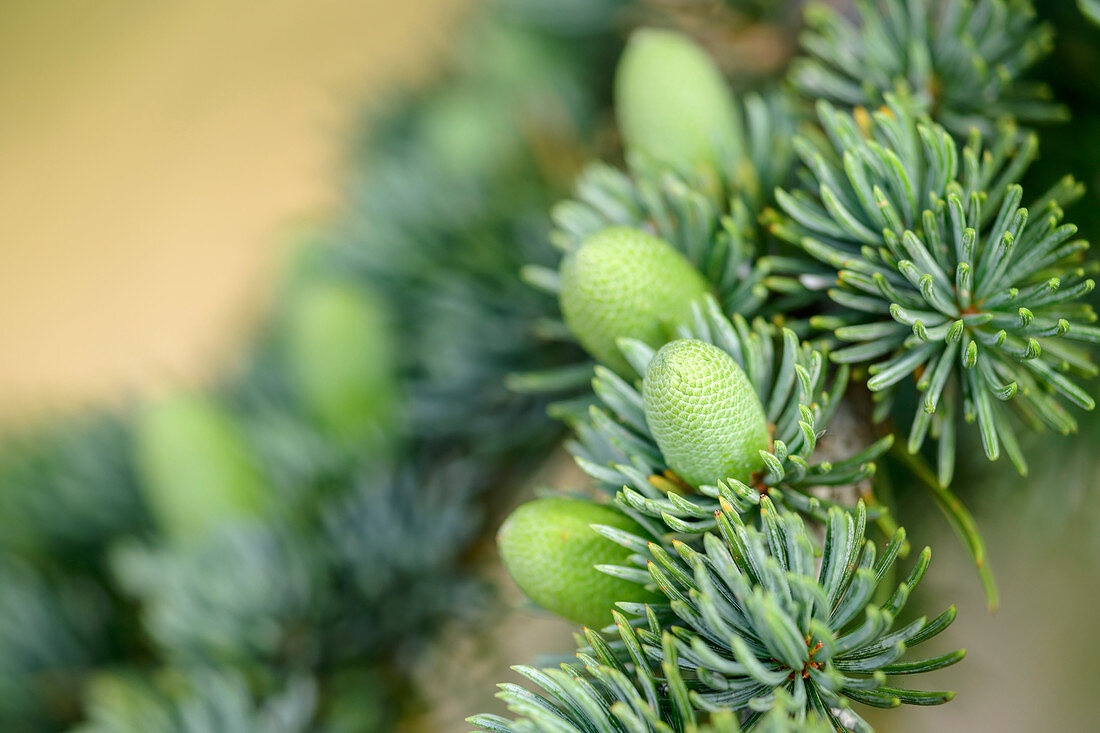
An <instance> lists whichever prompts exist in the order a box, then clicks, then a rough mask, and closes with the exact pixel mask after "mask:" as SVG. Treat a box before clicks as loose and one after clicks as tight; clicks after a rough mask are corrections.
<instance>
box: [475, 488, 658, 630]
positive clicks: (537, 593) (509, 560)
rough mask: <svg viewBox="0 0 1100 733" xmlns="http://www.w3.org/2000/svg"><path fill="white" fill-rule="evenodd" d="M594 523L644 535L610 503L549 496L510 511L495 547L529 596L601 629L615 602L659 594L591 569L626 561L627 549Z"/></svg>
mask: <svg viewBox="0 0 1100 733" xmlns="http://www.w3.org/2000/svg"><path fill="white" fill-rule="evenodd" d="M593 524H604V525H608V526H610V527H616V528H618V529H622V530H625V531H627V532H633V533H636V534H640V535H643V534H644V533H643V530H642V528H641V527H640V526H638V524H637V523H636V522H634V520H632V519H630V518H629V517H627V516H626V515H624V514H622V513H621V512H618V511H616V510H615V509H614V508H612V507H609V506H604V505H602V504H596V503H594V502H590V501H579V500H574V499H563V498H556V497H551V498H546V499H537V500H535V501H531V502H528V503H526V504H523V505H522V506H520V507H519V508H518V509H516V510H515V511H514V512H512V514H511V515H509V517H508V519H506V520H505V521H504V524H503V525H502V526H501V528H500V532H499V533H498V534H497V546H498V547H499V548H500V555H501V558H502V559H503V560H504V567H505V568H507V570H508V573H509V575H511V576H512V579H513V580H515V581H516V585H518V586H519V587H520V590H522V591H523V592H524V593H525V594H527V597H528V598H530V599H531V600H532V601H534V602H535V603H537V604H538V605H539V606H541V607H543V608H545V609H546V610H548V611H553V612H554V613H556V614H558V615H559V616H562V617H563V618H566V619H568V620H569V621H572V622H574V623H578V624H583V625H585V626H590V627H592V628H600V627H603V626H606V625H607V624H609V623H611V610H612V609H613V608H614V606H615V603H616V602H618V601H629V602H634V603H644V602H647V601H653V600H657V599H658V598H660V596H658V595H656V594H654V593H651V592H650V591H647V590H646V589H645V587H644V586H642V585H639V584H638V583H633V582H630V581H628V580H623V579H621V578H616V577H613V576H611V575H607V574H606V573H603V572H600V571H599V570H597V569H596V568H595V566H596V565H626V564H628V558H629V557H630V550H628V549H626V548H625V547H621V546H620V545H616V544H615V543H614V542H612V541H611V540H609V539H607V538H605V537H603V536H601V535H600V534H598V533H597V532H596V531H595V530H593V529H592V528H591V526H590V525H593Z"/></svg>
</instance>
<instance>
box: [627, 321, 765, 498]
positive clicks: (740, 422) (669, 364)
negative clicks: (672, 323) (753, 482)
mask: <svg viewBox="0 0 1100 733" xmlns="http://www.w3.org/2000/svg"><path fill="white" fill-rule="evenodd" d="M642 394H643V398H644V401H645V415H646V422H648V423H649V429H650V431H651V432H652V433H653V437H654V439H655V440H656V441H657V445H658V447H659V448H660V449H661V453H662V454H663V455H664V458H665V460H666V461H667V462H668V465H669V468H671V469H672V470H673V471H675V472H676V474H677V475H678V476H679V477H680V478H682V479H684V480H685V481H687V482H688V483H690V484H693V485H695V486H700V485H708V486H713V485H714V484H716V483H717V482H718V481H721V480H724V479H727V478H735V479H737V480H739V481H743V482H745V483H748V482H749V481H750V479H751V477H752V474H753V473H754V472H756V471H759V470H760V469H761V468H762V467H763V460H762V459H761V458H760V451H761V450H766V449H767V448H768V445H769V437H768V421H767V418H766V417H765V416H764V407H763V405H761V404H760V400H759V399H758V398H757V396H756V392H755V391H754V390H753V387H752V384H750V383H749V379H748V377H746V376H745V373H744V372H743V371H742V370H741V367H739V366H738V365H737V363H736V362H735V361H734V360H733V357H731V356H730V355H729V354H727V353H726V352H725V351H723V350H722V349H720V348H718V347H717V346H714V345H712V344H708V343H706V342H704V341H699V340H696V339H681V340H679V341H673V342H672V343H670V344H667V345H666V346H664V347H663V348H662V349H661V350H660V351H658V352H657V354H656V355H655V356H654V357H653V361H651V362H650V364H649V368H648V369H646V373H645V380H644V383H643V386H642Z"/></svg>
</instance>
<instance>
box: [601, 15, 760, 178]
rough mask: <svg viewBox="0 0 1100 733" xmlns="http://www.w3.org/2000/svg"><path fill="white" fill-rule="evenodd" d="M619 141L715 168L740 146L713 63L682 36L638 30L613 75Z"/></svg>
mask: <svg viewBox="0 0 1100 733" xmlns="http://www.w3.org/2000/svg"><path fill="white" fill-rule="evenodd" d="M615 113H616V116H617V117H618V120H619V129H620V130H621V132H622V136H623V142H624V146H625V147H626V149H627V150H628V151H632V150H636V151H638V152H641V153H643V154H645V155H647V156H649V157H651V158H653V159H655V160H657V161H659V162H661V163H663V164H665V165H669V166H672V167H674V168H677V169H683V168H685V167H691V168H698V167H709V168H712V169H713V168H716V167H718V166H719V164H720V162H721V161H722V160H723V159H724V158H725V157H726V156H727V155H729V154H730V153H732V152H734V151H736V150H737V149H738V147H739V145H740V140H739V133H738V130H739V125H738V123H737V115H736V110H735V107H734V101H733V94H732V93H731V92H730V89H729V87H728V86H727V84H726V80H725V79H724V78H723V76H722V73H721V72H720V71H719V70H718V67H717V66H715V64H714V62H713V61H712V60H711V59H710V57H709V56H707V53H706V51H704V50H703V49H702V48H700V47H699V46H698V45H697V44H696V43H695V42H694V41H692V40H691V39H690V38H688V37H687V36H683V35H681V34H679V33H676V32H673V31H666V30H654V29H643V30H639V31H637V32H636V33H635V34H634V35H633V36H632V37H631V39H630V42H629V43H628V44H627V46H626V50H625V51H624V52H623V56H622V59H621V60H620V61H619V67H618V70H617V71H616V74H615Z"/></svg>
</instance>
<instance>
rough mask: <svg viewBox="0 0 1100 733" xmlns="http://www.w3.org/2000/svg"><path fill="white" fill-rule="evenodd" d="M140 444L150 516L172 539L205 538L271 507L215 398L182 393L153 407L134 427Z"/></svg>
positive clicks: (241, 440)
mask: <svg viewBox="0 0 1100 733" xmlns="http://www.w3.org/2000/svg"><path fill="white" fill-rule="evenodd" d="M135 441H136V446H135V449H136V464H137V471H138V477H139V483H140V484H141V488H142V491H143V492H144V495H145V499H146V501H147V502H148V504H149V510H150V512H151V513H152V515H153V517H154V519H155V520H156V522H157V524H158V525H159V526H160V528H161V529H162V530H163V531H164V532H165V533H166V534H167V535H168V536H169V537H171V538H173V539H176V540H187V539H192V538H196V537H201V536H203V535H205V534H207V533H208V532H209V531H210V530H211V529H213V528H214V527H215V526H216V525H218V524H219V523H221V522H223V521H225V520H227V519H231V518H234V517H241V516H249V515H256V514H260V513H262V512H263V511H264V510H265V509H266V507H267V505H268V504H269V503H270V500H271V492H270V488H269V486H268V484H267V482H266V481H265V480H264V478H263V476H262V475H261V473H260V470H259V467H258V466H257V463H256V459H255V456H253V455H252V452H251V449H250V447H249V445H248V442H247V439H246V437H245V435H244V433H243V432H242V430H241V428H240V426H239V425H237V423H236V422H235V421H234V419H233V417H232V415H230V414H229V412H228V411H226V410H225V409H224V408H222V407H221V406H220V405H218V404H217V403H215V402H214V401H213V400H210V399H207V398H205V397H202V396H199V395H187V394H181V395H176V396H174V397H170V398H168V399H165V400H163V401H161V402H158V403H155V404H152V405H150V406H149V407H147V408H146V409H145V411H144V413H143V414H142V415H141V416H140V417H139V419H138V421H137V425H136V431H135Z"/></svg>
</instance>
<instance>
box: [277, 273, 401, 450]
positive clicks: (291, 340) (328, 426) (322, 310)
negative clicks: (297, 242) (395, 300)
mask: <svg viewBox="0 0 1100 733" xmlns="http://www.w3.org/2000/svg"><path fill="white" fill-rule="evenodd" d="M286 360H287V367H288V370H289V372H290V376H291V379H292V381H293V383H294V388H295V390H296V392H297V394H298V398H299V399H300V400H301V401H302V404H303V405H304V407H305V408H306V410H308V411H309V413H310V414H311V415H312V416H313V417H314V419H316V420H317V422H318V423H319V424H320V425H321V427H322V428H323V429H324V430H325V431H326V432H327V433H328V434H329V435H332V436H333V437H335V438H337V439H341V440H345V441H348V442H351V443H362V442H364V441H366V440H369V439H372V438H377V437H378V436H380V435H382V434H384V433H386V432H388V429H389V428H390V427H391V426H392V424H393V421H394V413H395V408H396V406H397V405H396V401H397V400H396V396H395V392H396V384H395V366H394V354H393V344H392V343H391V338H390V334H389V330H388V328H387V323H386V318H385V315H384V314H383V312H382V308H381V306H380V304H379V303H378V302H377V301H376V300H375V299H374V298H372V297H370V294H369V293H367V292H366V291H364V290H363V289H361V288H358V287H356V286H354V285H351V284H345V283H336V282H324V281H314V282H311V283H308V284H304V285H303V286H302V287H301V289H300V290H299V292H297V293H295V294H294V295H293V296H292V302H291V307H290V312H289V314H288V319H287V330H286Z"/></svg>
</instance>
